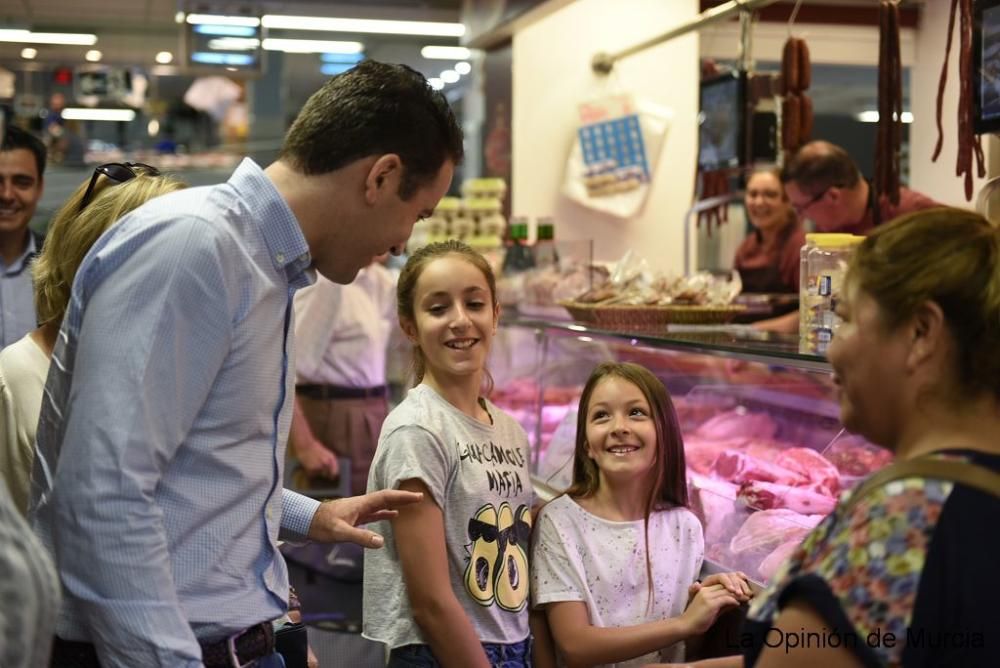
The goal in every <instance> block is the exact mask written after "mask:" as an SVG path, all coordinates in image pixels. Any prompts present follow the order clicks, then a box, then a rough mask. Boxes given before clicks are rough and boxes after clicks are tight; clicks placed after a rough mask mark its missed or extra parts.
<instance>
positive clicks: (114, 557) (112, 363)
mask: <svg viewBox="0 0 1000 668" xmlns="http://www.w3.org/2000/svg"><path fill="white" fill-rule="evenodd" d="M462 155H463V147H462V132H461V130H460V129H459V127H458V124H457V122H456V120H455V117H454V115H453V114H452V112H451V110H450V108H449V106H448V102H447V101H446V100H445V98H444V97H443V96H442V95H441V94H440V93H438V92H436V91H434V90H432V89H431V87H430V85H429V84H428V83H427V81H426V80H425V79H424V77H423V76H421V75H420V74H419V73H417V72H415V71H413V70H411V69H409V68H407V67H404V66H400V65H385V64H382V63H377V62H374V61H364V62H362V63H360V64H359V65H357V66H356V67H354V68H353V69H351V70H348V71H347V72H345V73H343V74H340V75H337V76H335V77H333V78H332V79H330V80H329V81H328V82H327V83H326V84H325V85H324V86H323V87H322V88H321V89H320V90H319V91H317V92H316V93H315V94H314V95H313V96H312V97H311V98H309V100H308V101H307V102H306V104H305V106H303V107H302V110H301V111H300V113H299V116H298V118H297V119H296V120H295V122H294V123H293V124H292V127H291V129H290V130H289V131H288V134H287V135H286V137H285V141H284V145H283V147H282V150H281V154H280V156H279V158H278V160H277V161H275V162H274V163H272V164H271V165H269V166H268V167H266V168H263V169H262V168H261V167H260V166H258V165H257V164H256V163H255V162H254V161H253V160H251V159H249V158H248V159H245V160H244V161H243V162H242V163H241V164H240V165H239V167H238V168H237V169H236V171H235V172H234V173H233V175H232V176H231V177H230V179H229V180H228V181H227V182H226V183H224V184H221V185H217V186H210V187H202V188H189V189H187V190H184V191H181V192H177V193H171V194H169V195H164V196H162V197H159V198H157V199H154V200H152V201H150V202H148V203H147V204H145V205H143V206H142V207H140V208H138V209H136V210H135V211H133V212H132V213H130V214H128V215H126V216H125V217H124V218H122V219H121V221H120V222H119V223H117V224H116V225H115V226H114V227H112V228H111V229H110V230H109V231H108V232H107V233H105V234H104V235H103V236H102V237H101V238H100V239H99V240H98V241H97V243H96V244H95V245H94V246H93V247H92V248H91V250H90V252H89V253H88V255H87V257H86V259H85V260H84V262H83V263H82V265H81V266H80V269H79V271H78V272H77V275H76V279H75V281H74V283H73V290H72V298H71V302H70V308H69V310H68V311H67V313H66V316H65V318H64V320H63V324H62V329H61V330H60V333H59V340H58V342H57V344H56V348H55V350H54V353H53V364H52V369H51V371H50V373H49V376H48V380H47V382H46V388H45V395H44V397H43V400H42V410H41V416H40V418H39V423H38V433H37V441H36V443H37V450H36V457H35V468H34V470H33V471H32V501H31V506H30V509H29V514H30V516H31V518H32V520H33V526H34V528H35V531H36V532H37V533H38V534H39V536H40V537H41V538H42V541H43V543H45V544H46V545H47V546H48V547H49V548H50V549H52V550H53V551H54V554H55V556H56V561H57V567H58V569H59V573H60V577H61V580H62V583H63V588H64V592H63V593H64V596H63V609H62V611H61V614H60V618H59V622H58V624H57V627H56V636H57V639H56V643H55V647H54V650H53V664H52V665H54V666H74V667H76V668H79V667H81V666H98V665H99V666H101V667H102V668H135V667H138V666H142V667H144V668H147V667H148V668H153V667H164V668H166V667H170V668H174V667H181V666H183V667H184V668H202V667H205V668H216V667H221V666H229V667H232V666H254V667H255V668H277V667H278V666H281V665H283V664H282V659H281V657H280V656H277V655H276V654H275V653H274V646H275V635H274V630H273V625H272V622H275V621H277V620H280V619H281V618H282V617H283V615H285V613H286V608H287V601H288V571H287V568H286V566H285V563H284V560H283V558H282V556H281V553H280V552H279V551H278V549H277V541H278V538H279V535H280V536H281V538H282V539H285V540H300V541H301V540H307V539H308V540H317V541H321V542H335V541H351V542H356V543H358V544H361V545H364V546H365V547H375V548H377V547H381V546H382V543H383V540H382V537H381V536H378V535H376V534H375V533H373V532H371V531H368V530H366V529H362V528H357V526H356V525H360V524H365V523H367V522H370V521H374V520H380V519H389V518H391V517H393V516H395V508H397V507H399V506H401V505H405V504H408V503H413V502H415V501H418V500H419V499H420V498H421V497H420V495H419V494H412V493H408V492H403V491H401V490H383V491H381V492H377V493H375V494H366V495H364V496H360V497H350V498H346V499H337V500H334V501H325V502H323V503H322V504H321V503H319V502H317V501H314V500H312V499H309V498H307V497H304V496H302V495H300V494H296V493H294V492H291V491H288V490H283V489H282V479H283V466H284V457H285V446H286V441H287V437H288V431H289V425H290V422H291V419H292V403H293V399H294V392H295V354H294V349H295V345H294V341H295V338H294V318H293V309H292V298H293V296H294V294H295V292H296V291H297V290H298V289H299V288H302V287H305V286H306V285H309V284H310V283H312V282H313V281H314V280H315V272H319V273H320V274H322V275H324V276H325V277H326V278H328V279H330V280H331V281H334V282H336V283H345V284H346V283H349V282H351V281H352V280H353V279H354V277H355V275H356V274H357V273H358V271H359V270H360V269H361V268H362V267H363V266H365V265H366V264H368V262H369V261H370V260H371V258H372V257H373V256H375V255H379V254H381V253H385V252H392V253H394V254H399V253H401V252H402V251H403V247H404V245H405V243H406V241H407V239H408V238H409V236H410V233H411V231H412V229H413V225H414V223H415V222H416V221H417V220H418V219H419V218H422V217H425V216H427V215H429V214H430V213H431V211H432V210H433V209H434V207H435V206H436V205H437V203H438V200H440V198H441V197H442V195H444V194H445V192H446V191H447V189H448V187H449V185H450V183H451V179H452V175H453V172H454V167H455V165H456V164H457V163H458V162H459V161H460V160H461V159H462ZM125 167H128V165H125ZM102 174H103V177H105V178H110V179H118V178H119V177H124V176H125V175H124V174H123V173H121V172H112V171H109V170H106V171H105V172H102ZM116 174H117V175H116ZM98 178H102V177H98ZM279 532H280V533H279Z"/></svg>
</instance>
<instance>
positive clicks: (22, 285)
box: [0, 126, 46, 348]
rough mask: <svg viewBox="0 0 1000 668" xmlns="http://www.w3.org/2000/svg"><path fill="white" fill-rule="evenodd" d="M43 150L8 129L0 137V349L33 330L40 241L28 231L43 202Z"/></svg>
mask: <svg viewBox="0 0 1000 668" xmlns="http://www.w3.org/2000/svg"><path fill="white" fill-rule="evenodd" d="M45 157H46V156H45V145H44V144H42V142H41V141H40V140H39V139H38V138H37V137H35V136H34V135H32V134H30V133H28V132H25V131H24V130H22V129H20V128H17V127H14V126H9V127H7V128H5V129H4V131H3V136H2V137H0V348H4V347H6V346H9V345H10V344H12V343H14V342H15V341H17V340H19V339H20V338H21V337H22V336H24V335H25V334H27V333H28V332H30V331H31V330H33V329H34V328H35V327H36V326H37V325H38V323H37V322H36V319H35V301H34V291H33V289H32V284H31V269H30V265H31V260H32V259H34V257H35V255H37V254H38V251H40V250H41V246H42V240H41V237H40V236H38V235H35V234H33V233H32V232H31V231H30V230H29V229H28V223H30V222H31V218H32V216H34V215H35V209H36V208H37V207H38V200H40V199H41V198H42V188H43V180H42V174H43V173H44V172H45Z"/></svg>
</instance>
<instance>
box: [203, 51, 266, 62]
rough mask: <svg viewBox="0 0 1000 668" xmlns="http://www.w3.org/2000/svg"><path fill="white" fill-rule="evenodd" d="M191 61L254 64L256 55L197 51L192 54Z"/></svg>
mask: <svg viewBox="0 0 1000 668" xmlns="http://www.w3.org/2000/svg"><path fill="white" fill-rule="evenodd" d="M191 62H193V63H201V64H202V65H253V63H254V57H253V56H252V55H250V54H247V53H214V52H211V51H195V52H194V53H192V54H191Z"/></svg>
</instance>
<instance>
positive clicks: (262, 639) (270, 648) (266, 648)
mask: <svg viewBox="0 0 1000 668" xmlns="http://www.w3.org/2000/svg"><path fill="white" fill-rule="evenodd" d="M200 644H201V656H202V663H204V664H205V668H234V667H235V666H243V665H245V664H248V663H250V662H251V661H253V660H255V659H259V658H261V657H264V656H268V655H269V654H273V653H274V627H273V626H272V625H271V622H261V623H260V624H257V625H256V626H251V627H250V628H248V629H246V630H245V631H241V632H240V633H239V634H234V635H232V636H229V637H228V638H223V639H221V640H212V641H201V642H200ZM50 665H51V668H100V666H101V663H100V661H98V660H97V650H96V649H95V648H94V646H93V645H92V644H91V643H89V642H80V641H77V640H63V639H62V638H60V637H58V636H56V639H55V641H54V642H53V644H52V663H51V664H50Z"/></svg>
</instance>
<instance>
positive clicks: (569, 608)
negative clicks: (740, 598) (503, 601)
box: [546, 584, 739, 668]
mask: <svg viewBox="0 0 1000 668" xmlns="http://www.w3.org/2000/svg"><path fill="white" fill-rule="evenodd" d="M737 605H739V603H738V602H737V600H736V598H734V597H733V595H732V594H731V593H729V592H728V591H726V588H725V587H724V586H722V585H720V584H714V585H709V586H703V587H702V588H701V589H699V590H698V593H697V594H696V595H695V597H694V599H693V600H692V601H691V604H690V605H689V606H688V608H687V610H685V611H684V613H683V614H681V615H680V616H679V617H673V618H671V619H662V620H659V621H655V622H646V623H644V624H636V625H634V626H623V627H611V628H605V627H601V626H594V625H593V624H591V623H590V613H589V612H588V611H587V604H586V603H584V602H583V601H560V602H558V603H549V604H548V605H547V607H546V610H547V611H548V620H549V626H550V628H551V629H552V636H553V638H554V639H555V643H556V647H557V648H558V649H559V654H560V655H561V656H562V658H563V660H564V661H565V662H566V665H567V666H568V668H577V667H583V666H594V665H599V664H604V663H616V662H619V661H627V660H628V659H634V658H636V657H638V656H642V655H643V654H648V653H650V652H655V651H657V650H660V649H663V648H664V647H669V646H670V645H673V644H674V643H676V642H679V641H681V640H684V639H686V638H690V637H691V636H693V635H697V634H699V633H704V632H705V631H706V630H707V629H708V627H709V626H711V625H712V622H714V621H715V618H716V617H717V616H718V614H719V612H720V611H721V610H723V609H725V608H730V607H735V606H737Z"/></svg>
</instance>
